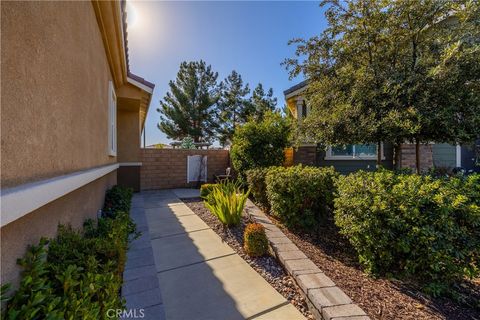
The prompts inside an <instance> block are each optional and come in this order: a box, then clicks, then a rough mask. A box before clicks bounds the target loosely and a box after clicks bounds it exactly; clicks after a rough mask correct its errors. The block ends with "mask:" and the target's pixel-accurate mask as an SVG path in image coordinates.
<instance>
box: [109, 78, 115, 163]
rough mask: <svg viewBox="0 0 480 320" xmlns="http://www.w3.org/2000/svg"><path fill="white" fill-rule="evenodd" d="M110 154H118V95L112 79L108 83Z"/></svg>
mask: <svg viewBox="0 0 480 320" xmlns="http://www.w3.org/2000/svg"><path fill="white" fill-rule="evenodd" d="M108 155H110V156H113V157H115V156H116V155H117V96H116V95H115V88H114V87H113V82H112V81H110V82H109V84H108Z"/></svg>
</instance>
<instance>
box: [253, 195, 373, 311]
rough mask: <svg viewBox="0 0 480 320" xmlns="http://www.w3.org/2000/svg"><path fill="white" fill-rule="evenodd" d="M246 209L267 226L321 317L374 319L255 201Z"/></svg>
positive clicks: (286, 264)
mask: <svg viewBox="0 0 480 320" xmlns="http://www.w3.org/2000/svg"><path fill="white" fill-rule="evenodd" d="M245 210H246V212H247V213H248V214H249V216H250V217H252V218H253V219H254V220H255V221H256V222H258V223H260V224H262V225H263V226H264V227H265V233H266V234H267V238H268V242H269V244H270V247H271V248H272V251H273V252H274V253H275V256H276V257H277V259H278V260H279V261H280V263H281V264H282V265H283V267H284V269H285V270H286V271H287V272H288V273H289V274H290V275H291V276H292V277H293V278H294V279H295V281H296V283H297V284H298V286H299V287H300V289H301V291H302V294H303V296H304V297H305V299H306V301H307V303H308V305H309V307H310V311H311V312H312V314H313V315H314V316H315V318H317V319H324V320H331V319H333V320H339V319H352V320H353V319H359V320H367V319H370V318H369V317H368V316H367V314H366V313H365V311H363V310H362V309H361V308H360V307H359V306H358V305H356V304H355V303H353V302H352V300H351V299H350V297H348V296H347V295H346V294H345V293H344V292H343V291H342V289H340V288H339V287H337V286H336V285H335V283H334V282H333V281H332V280H331V279H330V278H329V277H327V276H326V275H325V273H323V272H322V270H320V268H318V267H317V266H316V265H315V264H314V263H313V262H312V261H311V260H310V259H308V258H307V257H306V256H305V254H304V253H303V252H302V251H301V250H300V249H298V247H297V246H296V245H295V244H294V243H293V242H292V241H290V239H288V237H287V236H286V235H285V234H284V233H283V232H282V231H281V230H280V229H279V228H278V227H277V226H276V225H275V224H274V223H272V221H271V220H270V219H269V218H268V217H267V216H266V215H265V214H264V213H263V212H262V210H260V209H259V208H258V207H257V206H256V205H255V204H254V203H253V202H252V201H250V200H247V203H246V205H245Z"/></svg>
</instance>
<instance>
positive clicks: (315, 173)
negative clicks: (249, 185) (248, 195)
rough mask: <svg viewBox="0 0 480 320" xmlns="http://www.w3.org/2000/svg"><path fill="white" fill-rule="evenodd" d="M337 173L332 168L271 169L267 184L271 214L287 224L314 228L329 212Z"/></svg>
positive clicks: (309, 229)
mask: <svg viewBox="0 0 480 320" xmlns="http://www.w3.org/2000/svg"><path fill="white" fill-rule="evenodd" d="M337 176H338V173H336V172H335V170H334V169H333V167H325V168H316V167H304V166H302V165H298V166H293V167H288V168H283V167H277V168H271V169H270V170H269V171H268V173H267V178H266V184H267V197H268V200H269V202H270V205H271V207H272V208H271V212H272V214H274V215H275V216H277V217H278V218H279V219H280V220H281V221H282V222H283V223H284V224H285V225H286V226H287V227H290V228H300V229H305V230H307V231H313V230H314V229H315V228H316V227H317V226H318V225H319V224H321V223H322V222H323V221H325V219H327V218H328V216H329V215H330V214H331V210H332V208H333V196H334V191H335V187H334V180H335V179H336V177H337Z"/></svg>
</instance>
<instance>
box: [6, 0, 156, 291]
mask: <svg viewBox="0 0 480 320" xmlns="http://www.w3.org/2000/svg"><path fill="white" fill-rule="evenodd" d="M126 28H127V25H126V13H125V3H124V2H119V1H74V2H48V1H25V2H13V1H12V2H3V3H2V6H1V30H2V37H1V70H2V72H1V101H2V109H1V128H2V135H1V230H0V232H1V282H2V283H7V282H11V283H13V284H15V283H17V282H18V279H19V271H20V270H19V268H18V266H17V265H16V259H17V258H19V257H22V256H23V254H24V253H25V250H26V247H27V245H29V244H34V243H38V241H39V239H40V238H41V237H52V236H54V235H55V233H56V230H57V225H58V224H59V223H62V224H70V225H72V226H73V227H80V226H81V225H82V224H83V222H84V220H85V219H86V218H95V217H96V216H97V214H98V211H99V210H100V209H101V207H102V205H103V200H104V195H105V191H106V189H108V188H109V187H111V186H113V185H115V184H117V183H118V184H122V185H127V186H131V187H133V188H135V189H136V190H138V188H139V185H140V166H141V162H140V136H141V132H142V130H143V127H144V122H145V116H146V113H147V111H148V107H149V104H150V100H151V97H152V93H153V89H154V85H153V84H152V83H150V82H148V81H145V80H144V79H142V78H141V77H138V76H135V75H134V74H132V73H131V72H130V70H129V66H128V48H127V41H126Z"/></svg>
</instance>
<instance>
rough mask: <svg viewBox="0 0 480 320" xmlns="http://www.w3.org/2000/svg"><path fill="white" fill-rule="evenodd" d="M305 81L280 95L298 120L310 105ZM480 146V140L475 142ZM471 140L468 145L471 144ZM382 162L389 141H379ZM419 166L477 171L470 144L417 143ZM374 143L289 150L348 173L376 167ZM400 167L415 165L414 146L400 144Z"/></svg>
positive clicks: (389, 164)
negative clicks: (419, 145)
mask: <svg viewBox="0 0 480 320" xmlns="http://www.w3.org/2000/svg"><path fill="white" fill-rule="evenodd" d="M307 86H308V82H307V81H303V82H300V83H299V84H297V85H294V86H292V87H291V88H288V89H287V90H285V91H284V92H283V93H284V96H285V100H286V104H287V107H288V110H289V111H290V112H291V114H292V116H293V117H294V118H295V119H297V120H298V121H301V120H302V119H303V118H305V117H306V116H307V115H308V114H309V112H310V107H309V106H308V104H307V102H306V100H305V96H304V93H305V90H306V88H307ZM475 144H476V145H477V147H478V148H480V140H479V141H477V142H476V143H475ZM475 144H473V143H472V145H475ZM382 146H383V147H382V165H383V166H384V167H385V168H390V169H391V168H393V167H394V150H393V145H392V144H391V143H387V142H385V143H383V144H382ZM420 155H421V159H420V166H421V168H422V170H426V169H428V168H431V167H443V168H448V169H453V168H456V167H462V168H464V169H466V170H475V171H478V170H479V169H480V168H479V167H478V166H477V165H476V163H477V162H478V158H477V157H478V156H477V155H476V154H475V151H474V148H472V146H455V145H451V144H447V143H430V144H425V145H421V151H420ZM376 159H377V146H376V145H375V144H372V145H347V146H342V147H332V146H327V147H326V148H324V147H319V146H317V145H316V144H302V145H301V146H299V147H298V148H296V149H294V150H293V162H294V163H302V164H306V165H317V166H333V167H335V169H336V170H337V171H339V172H341V173H350V172H353V171H356V170H360V169H362V170H367V171H370V170H374V169H375V168H376ZM399 161H400V163H399V165H400V167H402V168H405V167H407V168H408V167H409V168H415V166H416V164H415V146H414V145H413V144H408V143H405V144H402V145H401V150H400V157H399Z"/></svg>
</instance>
